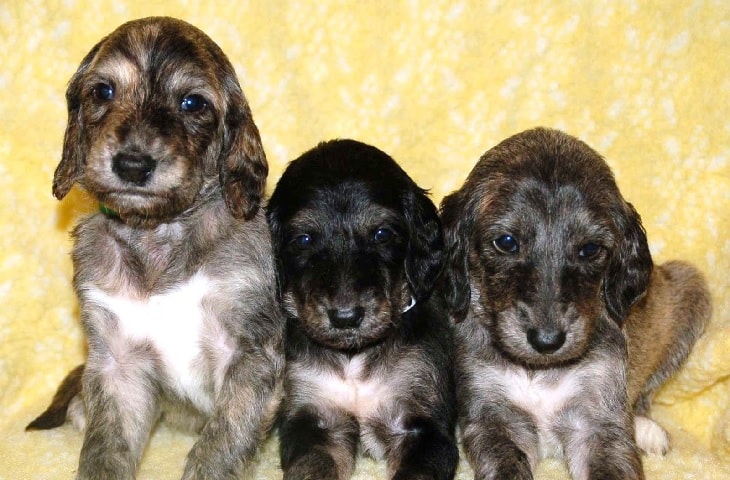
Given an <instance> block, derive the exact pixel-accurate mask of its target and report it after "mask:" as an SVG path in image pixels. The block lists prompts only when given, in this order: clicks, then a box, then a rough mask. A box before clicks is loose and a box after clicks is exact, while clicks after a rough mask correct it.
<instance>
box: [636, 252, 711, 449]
mask: <svg viewBox="0 0 730 480" xmlns="http://www.w3.org/2000/svg"><path fill="white" fill-rule="evenodd" d="M711 311H712V307H711V300H710V294H709V291H708V289H707V284H706V283H705V279H704V277H703V276H702V274H701V273H700V272H699V271H698V270H697V269H696V268H695V267H694V266H692V265H690V264H688V263H685V262H681V261H671V262H667V263H665V264H663V265H661V266H658V267H656V268H655V271H654V274H653V275H652V279H651V284H650V287H649V291H648V294H647V296H646V298H645V299H644V300H642V302H641V303H639V304H637V305H636V308H635V310H633V311H632V313H631V315H630V316H629V318H628V320H627V335H628V344H629V398H630V402H631V405H632V406H633V409H634V414H635V415H636V418H635V426H636V442H637V444H638V445H639V448H641V450H643V451H644V452H646V453H650V454H657V455H664V454H665V453H666V452H667V451H669V443H670V442H669V435H668V434H667V432H666V431H665V430H664V429H663V428H662V427H661V426H660V425H659V424H658V423H656V422H655V421H653V420H651V419H650V418H648V413H649V409H650V407H651V401H652V399H653V397H654V394H655V393H656V391H657V390H658V389H659V387H661V386H662V385H663V384H664V382H665V381H666V380H667V379H668V378H669V377H670V376H672V375H673V374H674V373H675V372H676V371H677V370H679V369H680V367H681V366H682V365H683V363H684V362H685V360H686V359H687V357H688V356H689V353H690V351H691V350H692V347H693V346H694V344H695V343H696V342H697V339H698V338H699V337H700V336H701V335H702V333H703V332H704V330H705V327H706V325H707V322H708V321H709V319H710V314H711Z"/></svg>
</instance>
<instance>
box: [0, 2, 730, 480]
mask: <svg viewBox="0 0 730 480" xmlns="http://www.w3.org/2000/svg"><path fill="white" fill-rule="evenodd" d="M149 15H171V16H175V17H179V18H183V19H185V20H187V21H189V22H191V23H193V24H195V25H197V26H198V27H200V28H201V29H203V30H204V31H206V32H207V33H208V34H209V35H210V36H211V37H212V38H213V39H214V40H216V41H217V42H218V43H219V45H221V47H222V48H223V50H224V51H225V52H226V53H227V54H228V56H229V57H230V59H231V61H232V62H233V64H234V66H235V67H236V69H237V71H238V73H239V75H240V78H241V82H242V85H243V87H244V90H245V92H246V95H247V97H248V99H249V101H250V103H251V107H252V109H253V113H254V118H255V120H256V123H257V124H258V126H259V128H260V130H261V133H262V137H263V141H264V146H265V148H266V151H267V154H268V158H269V161H270V165H271V175H270V179H269V188H271V187H272V186H273V185H274V183H275V181H276V180H277V179H278V177H279V175H280V173H281V171H282V169H283V167H284V165H285V164H286V162H288V161H289V160H291V159H293V158H295V157H296V156H297V155H298V154H299V153H301V152H302V151H304V150H305V149H308V148H310V147H312V146H313V145H314V144H315V143H317V142H318V141H320V140H324V139H329V138H332V137H353V138H357V139H360V140H363V141H366V142H369V143H372V144H374V145H377V146H378V147H380V148H382V149H383V150H385V151H386V152H388V153H390V154H391V155H393V156H394V157H395V158H396V159H397V160H398V161H399V162H401V164H402V165H403V166H404V168H405V169H406V170H407V171H408V172H410V173H411V175H412V176H413V177H414V179H416V181H417V182H418V183H419V184H420V185H422V186H424V187H427V188H430V189H431V191H432V193H433V198H434V200H435V201H437V202H438V201H440V200H441V198H442V197H443V196H444V195H445V194H447V193H448V192H450V191H451V190H453V189H455V188H457V187H458V186H459V185H460V184H461V182H462V181H463V180H464V178H465V177H466V175H467V173H468V172H469V170H470V169H471V167H472V166H473V165H474V163H475V162H476V160H477V158H478V157H479V156H480V155H481V153H482V152H483V151H485V150H486V149H487V148H489V147H491V146H493V145H495V144H496V143H497V142H498V141H500V140H501V139H503V138H505V137H506V136H508V135H511V134H513V133H516V132H518V131H521V130H523V129H526V128H529V127H533V126H536V125H544V126H551V127H558V128H562V129H564V130H566V131H567V132H569V133H572V134H575V135H577V136H579V137H580V138H582V139H583V140H585V141H586V142H588V143H589V144H590V145H592V146H593V147H594V148H596V149H597V150H598V151H600V152H601V153H602V154H603V155H604V156H605V157H606V158H607V159H608V162H609V163H610V164H611V166H612V167H613V169H614V171H615V172H616V175H617V179H618V182H619V185H620V187H621V188H622V190H623V193H624V195H625V196H626V197H627V198H628V199H629V200H630V201H631V202H633V203H634V205H635V206H636V208H637V209H638V211H639V212H640V213H641V214H642V216H643V220H644V225H645V227H646V229H647V231H648V235H649V240H650V245H651V250H652V253H653V255H654V257H655V259H656V260H657V261H660V262H661V261H664V260H668V259H670V258H675V257H680V258H685V259H688V260H691V261H693V262H695V263H696V264H697V265H698V266H700V267H701V268H702V269H703V270H704V271H705V272H706V274H707V278H708V280H709V283H710V285H711V288H712V293H713V297H714V302H715V307H714V308H715V311H714V315H713V319H712V323H711V325H710V326H709V328H708V330H707V333H706V335H705V337H704V338H703V339H701V341H700V342H699V344H698V345H697V347H696V349H695V351H694V353H693V354H692V356H691V358H690V360H689V362H688V363H687V365H686V367H685V368H684V369H683V370H682V371H681V372H680V374H679V375H678V376H677V377H676V378H675V379H674V380H672V381H671V382H670V383H669V384H668V385H667V386H666V387H665V388H664V389H663V391H662V392H661V394H660V395H659V397H658V398H657V400H656V406H655V417H656V418H658V419H659V420H660V421H661V422H662V423H663V424H664V425H665V426H666V427H667V428H668V429H669V431H670V432H671V434H672V436H673V440H674V450H673V451H672V452H671V453H669V454H668V455H667V456H666V457H665V458H658V457H649V458H646V459H645V470H646V472H647V478H649V479H680V478H681V479H690V478H692V479H727V478H730V380H729V378H730V335H729V334H730V285H729V281H728V277H729V275H728V272H730V240H729V239H728V234H729V233H730V107H729V103H730V55H729V54H728V46H730V3H728V2H727V1H723V0H718V1H701V0H699V1H694V2H686V1H683V0H657V1H647V2H642V1H607V2H599V1H594V2H583V1H554V2H533V1H495V0H492V1H487V0H482V1H473V2H469V1H461V0H448V1H416V0H412V1H395V0H384V1H334V0H332V1H324V0H319V1H310V2H283V1H278V2H277V1H260V2H256V1H243V2H230V3H224V2H189V1H185V0H180V1H157V2H147V1H124V0H117V1H114V2H100V1H90V0H65V1H37V0H23V1H20V0H18V1H13V0H4V1H3V2H2V3H0V45H1V46H2V48H1V49H0V220H1V223H0V245H1V248H0V412H2V414H1V416H0V478H2V479H33V480H40V479H70V478H72V477H73V475H74V471H75V469H76V463H77V458H78V452H79V449H80V445H81V434H80V433H78V432H76V431H74V430H73V429H72V428H71V427H70V426H66V427H63V428H60V429H57V430H54V431H50V432H42V433H25V432H24V431H23V427H24V426H25V424H26V423H27V422H28V421H29V420H31V419H32V418H33V416H34V415H36V414H37V413H39V412H40V411H41V410H42V409H43V408H44V407H45V406H46V403H47V401H48V400H49V399H50V398H51V396H52V394H53V392H54V389H55V387H56V386H57V384H58V382H59V381H60V380H61V378H62V377H63V376H64V375H65V373H66V372H67V371H68V370H69V369H70V368H72V367H73V366H75V365H77V364H78V363H80V362H81V361H82V360H83V358H84V348H85V347H84V338H83V335H82V333H81V328H80V324H79V320H78V308H77V304H76V300H75V297H74V295H73V292H72V288H71V275H72V272H71V264H70V259H69V255H68V252H69V250H70V246H71V245H70V238H69V235H68V231H69V230H70V229H71V228H72V226H73V225H74V223H75V222H76V220H77V219H78V217H79V215H81V214H83V213H85V212H89V211H92V210H94V209H95V206H94V204H93V203H92V202H90V201H89V199H88V198H87V197H85V196H84V194H83V193H82V192H80V191H78V190H75V191H74V192H73V193H72V194H71V195H70V196H69V197H68V198H66V199H65V200H64V201H63V202H60V203H59V202H56V201H55V200H54V199H53V198H52V196H51V178H52V174H53V170H54V168H55V166H56V164H57V162H58V160H59V159H60V152H61V142H62V136H63V130H64V126H65V121H66V110H65V102H64V91H65V86H66V83H67V81H68V79H69V78H70V76H71V75H72V74H73V72H74V71H75V69H76V67H77V65H78V63H79V62H80V60H81V58H82V57H83V56H84V55H85V54H86V52H87V51H88V50H89V49H90V48H91V47H92V45H94V44H95V43H96V42H97V41H98V40H99V39H100V38H101V37H102V36H103V35H105V34H107V33H108V32H110V31H111V30H113V29H114V28H115V27H116V26H118V25H119V24H121V23H122V22H124V21H126V20H129V19H133V18H137V17H143V16H149ZM194 439H195V438H194V436H191V435H187V434H183V433H179V432H175V431H171V430H169V429H167V428H166V427H161V428H160V429H158V430H157V432H156V433H155V435H154V437H153V439H152V442H151V444H150V447H149V448H148V450H147V452H146V455H145V457H144V460H143V463H142V467H141V471H140V474H139V478H140V479H163V480H164V479H174V478H179V475H180V474H181V471H182V465H183V460H184V456H185V453H186V451H187V450H188V449H189V448H190V446H191V445H192V443H193V442H194ZM254 477H255V478H259V479H270V478H271V479H273V478H281V473H280V472H279V470H278V456H277V443H276V439H275V438H274V439H272V440H270V441H269V442H268V443H267V444H266V445H265V447H264V449H263V453H262V455H261V460H260V463H259V466H258V468H257V470H256V472H255V475H254ZM355 478H356V479H369V478H384V468H383V467H382V465H379V464H377V463H375V462H372V461H368V460H361V461H360V462H359V467H358V471H357V473H356V476H355ZM458 478H459V479H468V478H471V472H470V470H469V468H468V466H466V464H465V463H463V462H462V465H461V467H460V470H459V474H458ZM537 478H538V479H544V480H547V479H556V480H557V479H567V478H568V474H567V471H566V469H565V468H564V466H563V465H562V463H560V462H557V461H546V462H543V463H542V464H541V466H540V468H539V472H538V475H537Z"/></svg>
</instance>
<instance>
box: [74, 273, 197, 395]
mask: <svg viewBox="0 0 730 480" xmlns="http://www.w3.org/2000/svg"><path fill="white" fill-rule="evenodd" d="M210 290H211V282H210V280H209V279H208V278H207V277H206V276H205V275H203V274H200V273H198V274H196V275H193V276H192V277H191V278H190V279H189V280H188V281H187V282H185V283H183V284H181V285H179V286H177V287H176V288H175V289H174V290H170V291H168V292H165V293H163V294H159V295H153V296H151V297H149V298H147V299H143V300H140V299H135V298H131V297H128V296H123V295H109V294H107V293H106V292H104V291H102V290H99V289H96V288H89V289H88V290H86V299H87V300H88V301H90V302H93V303H95V304H97V305H99V306H101V307H103V308H105V309H106V310H109V311H110V312H112V313H113V314H114V315H115V316H116V318H117V320H118V328H117V331H116V333H115V334H116V335H119V336H120V337H121V338H120V340H121V341H123V342H124V341H132V342H135V343H136V342H142V341H145V342H149V343H150V344H151V345H152V347H153V348H154V349H155V352H156V353H157V355H158V356H159V358H160V361H161V364H162V366H163V368H164V370H165V374H166V376H167V377H168V380H169V381H170V382H171V385H172V386H173V388H174V389H175V390H177V392H178V393H179V394H180V395H181V396H184V397H186V398H188V399H190V400H192V401H193V402H194V403H196V404H197V405H198V406H199V407H203V408H205V407H207V406H208V405H206V404H207V403H209V402H210V400H208V399H205V398H203V397H201V395H202V389H201V388H200V387H201V381H202V380H203V379H202V378H201V374H202V372H196V368H195V367H196V365H197V364H198V363H199V359H200V356H201V352H202V349H201V343H202V337H203V335H204V332H203V311H202V307H201V302H202V300H203V297H205V295H206V294H207V293H208V292H209V291H210Z"/></svg>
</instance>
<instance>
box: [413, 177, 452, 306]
mask: <svg viewBox="0 0 730 480" xmlns="http://www.w3.org/2000/svg"><path fill="white" fill-rule="evenodd" d="M405 206H406V208H405V212H404V213H405V217H406V220H407V221H408V224H409V226H410V227H409V228H410V229H411V231H410V238H409V241H408V254H407V256H406V277H407V279H408V284H409V286H410V287H411V290H412V292H413V294H414V296H415V298H416V300H417V301H421V300H423V299H425V298H426V297H428V296H429V295H430V294H431V290H432V289H433V286H434V284H435V282H436V279H437V278H438V276H439V274H440V273H441V267H442V261H443V250H444V238H443V230H442V228H441V221H440V220H439V217H438V212H437V210H436V207H435V206H434V204H433V202H431V200H430V199H429V198H428V197H427V196H426V192H425V190H422V189H420V188H418V187H416V186H414V187H413V188H412V189H411V191H410V192H409V194H408V195H407V196H406V198H405Z"/></svg>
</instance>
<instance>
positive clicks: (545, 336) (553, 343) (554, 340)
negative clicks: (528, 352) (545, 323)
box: [527, 327, 565, 354]
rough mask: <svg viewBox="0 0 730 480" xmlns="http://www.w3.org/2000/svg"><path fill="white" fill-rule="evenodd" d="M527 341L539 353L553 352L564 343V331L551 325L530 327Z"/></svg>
mask: <svg viewBox="0 0 730 480" xmlns="http://www.w3.org/2000/svg"><path fill="white" fill-rule="evenodd" d="M527 341H528V342H530V345H532V348H534V349H535V350H536V351H537V352H539V353H547V354H549V353H554V352H556V351H558V350H559V349H560V347H562V346H563V344H564V343H565V332H564V331H562V330H560V329H557V328H553V327H544V328H530V329H529V330H527Z"/></svg>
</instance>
